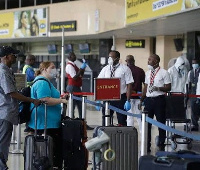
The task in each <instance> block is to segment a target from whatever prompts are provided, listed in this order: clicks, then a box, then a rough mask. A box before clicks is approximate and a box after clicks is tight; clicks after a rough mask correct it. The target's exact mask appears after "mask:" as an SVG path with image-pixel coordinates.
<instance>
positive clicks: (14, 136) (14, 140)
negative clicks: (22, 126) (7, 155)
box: [10, 125, 17, 144]
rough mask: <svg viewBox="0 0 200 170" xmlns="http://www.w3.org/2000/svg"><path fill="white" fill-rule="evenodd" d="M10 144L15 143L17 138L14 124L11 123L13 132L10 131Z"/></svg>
mask: <svg viewBox="0 0 200 170" xmlns="http://www.w3.org/2000/svg"><path fill="white" fill-rule="evenodd" d="M10 143H11V144H16V143H17V140H16V125H13V132H12V138H11V142H10Z"/></svg>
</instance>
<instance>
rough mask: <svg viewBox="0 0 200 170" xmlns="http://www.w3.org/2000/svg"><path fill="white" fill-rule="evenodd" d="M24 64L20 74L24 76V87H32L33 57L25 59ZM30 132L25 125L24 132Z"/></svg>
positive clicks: (29, 56)
mask: <svg viewBox="0 0 200 170" xmlns="http://www.w3.org/2000/svg"><path fill="white" fill-rule="evenodd" d="M25 63H26V64H25V65H24V67H23V71H22V73H23V74H26V85H27V87H28V86H31V85H32V83H33V80H34V78H35V71H34V70H33V65H34V64H35V56H34V55H28V56H27V57H26V60H25ZM30 131H33V129H31V128H29V127H28V126H27V123H26V128H25V129H24V132H30Z"/></svg>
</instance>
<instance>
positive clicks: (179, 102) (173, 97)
mask: <svg viewBox="0 0 200 170" xmlns="http://www.w3.org/2000/svg"><path fill="white" fill-rule="evenodd" d="M186 109H187V95H185V94H184V93H176V92H169V93H167V95H166V125H167V126H170V127H172V128H174V129H175V128H176V124H180V123H181V124H185V125H184V126H183V130H185V131H186V132H191V120H190V119H188V118H187V115H186ZM166 133H167V134H166V137H167V145H171V149H172V150H176V149H178V145H182V144H184V145H186V148H183V149H191V148H192V139H190V138H187V137H183V136H180V135H177V134H173V133H171V132H166Z"/></svg>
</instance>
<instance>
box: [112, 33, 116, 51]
mask: <svg viewBox="0 0 200 170" xmlns="http://www.w3.org/2000/svg"><path fill="white" fill-rule="evenodd" d="M112 37H113V45H112V48H111V50H116V43H115V35H113V36H112Z"/></svg>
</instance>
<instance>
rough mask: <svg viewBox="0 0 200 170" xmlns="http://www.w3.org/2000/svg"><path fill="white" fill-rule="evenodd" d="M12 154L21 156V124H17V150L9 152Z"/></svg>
mask: <svg viewBox="0 0 200 170" xmlns="http://www.w3.org/2000/svg"><path fill="white" fill-rule="evenodd" d="M10 153H13V154H23V153H24V152H23V150H21V124H18V128H17V148H16V149H15V150H13V151H10Z"/></svg>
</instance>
